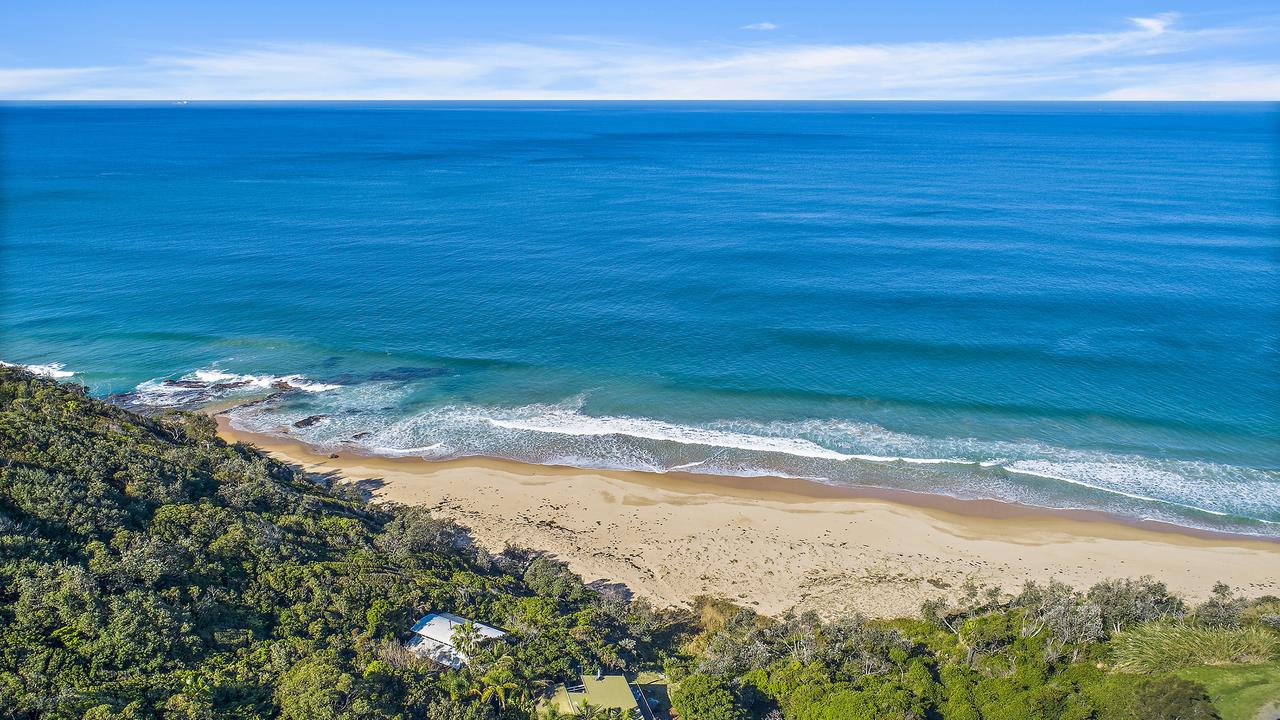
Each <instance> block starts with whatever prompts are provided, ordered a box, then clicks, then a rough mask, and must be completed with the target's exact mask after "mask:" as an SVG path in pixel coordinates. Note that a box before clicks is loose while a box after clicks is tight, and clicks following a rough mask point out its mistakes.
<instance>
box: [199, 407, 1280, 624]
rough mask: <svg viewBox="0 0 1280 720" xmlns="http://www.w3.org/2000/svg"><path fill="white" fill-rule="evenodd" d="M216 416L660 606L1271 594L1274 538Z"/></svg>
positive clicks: (878, 609) (770, 608) (239, 436)
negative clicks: (312, 443)
mask: <svg viewBox="0 0 1280 720" xmlns="http://www.w3.org/2000/svg"><path fill="white" fill-rule="evenodd" d="M218 423H219V427H220V431H221V433H222V435H223V437H225V438H226V439H227V440H229V441H243V442H248V443H252V444H254V445H256V446H258V447H259V448H262V449H263V450H265V451H267V452H269V453H271V454H272V455H274V456H275V457H277V458H279V459H281V460H284V461H286V462H291V463H295V464H297V465H300V466H301V467H303V468H304V469H305V470H306V471H308V472H315V473H330V474H332V475H333V477H334V479H335V480H337V481H340V482H353V483H359V484H360V485H361V486H362V487H363V488H365V489H367V490H368V491H369V492H371V493H372V495H373V496H374V497H375V498H377V499H380V500H384V501H390V502H397V503H405V504H421V505H426V506H429V507H431V508H432V509H433V510H434V511H435V512H437V513H439V514H440V515H442V516H445V517H449V518H452V519H454V520H456V521H457V522H459V523H460V524H463V525H465V526H467V527H468V528H470V530H471V532H472V534H473V536H474V538H475V540H476V541H477V542H479V543H480V544H482V545H483V546H485V547H487V548H489V549H491V550H500V549H502V548H503V547H504V546H506V545H507V544H515V545H520V546H524V547H528V548H533V549H536V550H541V551H545V552H548V553H550V554H552V555H554V556H556V557H558V558H560V559H562V560H564V561H566V562H568V563H569V566H570V567H571V568H572V569H573V570H574V571H575V572H577V573H579V574H581V575H582V577H583V578H584V579H585V580H586V581H588V582H593V581H598V582H602V583H621V584H623V585H625V586H626V587H627V588H628V589H629V590H630V591H631V592H633V593H635V594H636V595H637V596H640V597H646V598H649V599H650V600H652V601H654V602H655V603H657V604H660V605H675V604H681V603H685V602H687V601H689V600H690V599H691V598H693V597H694V596H696V595H699V594H711V595H717V596H722V597H725V598H728V599H731V600H734V601H736V602H738V603H741V604H745V605H748V606H750V607H753V608H755V609H757V610H759V611H760V612H763V613H767V614H778V613H783V612H786V611H788V610H796V611H803V610H810V609H812V610H816V611H818V612H819V613H821V614H823V615H827V616H831V615H835V614H839V613H848V612H852V611H859V612H862V613H865V614H868V615H873V616H895V615H904V614H905V615H910V614H914V613H915V612H916V611H917V610H918V608H919V605H920V603H921V601H923V600H925V599H927V598H930V597H935V596H939V595H944V594H948V593H951V594H954V593H956V592H957V591H958V588H959V586H960V585H961V584H962V583H964V582H965V581H966V580H967V579H970V578H972V579H973V580H975V581H977V582H979V583H986V584H992V585H999V586H1001V587H1003V588H1005V589H1006V590H1015V589H1016V588H1018V587H1019V586H1021V585H1022V583H1023V582H1024V581H1026V580H1029V579H1034V580H1040V581H1045V580H1048V579H1050V578H1057V579H1059V580H1062V581H1064V582H1067V583H1070V584H1073V585H1075V586H1077V587H1083V586H1087V585H1089V584H1091V583H1093V582H1095V581H1097V580H1099V579H1102V578H1106V577H1121V576H1125V577H1136V576H1140V575H1145V574H1150V575H1154V576H1155V577H1156V578H1158V579H1160V580H1163V581H1165V582H1167V583H1168V584H1169V586H1170V587H1171V588H1172V589H1173V590H1175V591H1177V592H1179V593H1182V594H1183V595H1184V596H1186V597H1187V598H1188V599H1192V600H1196V599H1200V598H1202V597H1204V596H1205V595H1206V594H1207V593H1208V590H1209V589H1210V587H1211V586H1212V585H1213V583H1214V582H1215V581H1218V580H1221V581H1224V582H1227V583H1229V584H1231V585H1233V586H1236V587H1238V588H1240V589H1242V590H1243V591H1244V592H1245V593H1246V594H1248V595H1250V596H1256V595H1265V594H1280V543H1277V542H1273V541H1269V540H1262V539H1253V538H1247V537H1237V536H1212V535H1206V534H1203V533H1196V532H1194V531H1183V530H1181V529H1178V528H1173V527H1168V526H1157V525H1150V526H1148V525H1140V524H1126V523H1123V522H1119V521H1116V520H1114V519H1111V518H1109V517H1108V516H1105V515H1101V514H1097V513H1055V512H1050V511H1043V510H1038V509H1034V508H1025V507H1020V506H1014V505H1006V504H1002V503H995V502H964V501H955V500H951V499H948V498H942V497H937V496H928V495H921V496H919V497H916V496H911V497H910V498H909V499H910V500H911V502H910V503H906V502H902V500H903V497H902V495H903V494H901V493H899V494H897V496H892V497H891V496H888V495H887V494H886V496H884V497H880V496H876V494H875V493H874V492H873V491H861V490H854V489H847V490H846V489H842V488H834V487H828V486H824V485H821V484H817V483H812V482H807V481H787V480H781V479H778V478H718V477H710V476H701V475H689V474H675V473H671V474H666V475H658V474H650V473H639V472H612V471H589V470H579V469H575V468H561V467H548V466H541V465H524V464H519V463H510V462H503V461H495V460H460V461H451V462H429V461H425V460H421V459H417V458H381V457H367V456H360V455H354V454H349V453H339V456H338V457H330V455H329V454H324V453H319V452H316V451H313V450H312V449H310V448H308V447H306V446H304V445H303V444H301V443H298V442H295V441H292V440H289V439H287V438H278V437H274V436H267V435H256V434H249V433H243V432H239V431H236V430H233V429H232V428H230V426H229V424H228V422H227V419H226V418H225V417H218Z"/></svg>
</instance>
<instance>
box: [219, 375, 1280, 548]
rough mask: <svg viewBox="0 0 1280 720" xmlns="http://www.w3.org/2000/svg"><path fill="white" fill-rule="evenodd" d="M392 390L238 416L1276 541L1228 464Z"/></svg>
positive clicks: (1264, 511)
mask: <svg viewBox="0 0 1280 720" xmlns="http://www.w3.org/2000/svg"><path fill="white" fill-rule="evenodd" d="M404 400H405V397H404V391H403V390H402V389H400V388H398V387H397V385H396V384H394V383H369V384H364V385H356V386H351V387H343V388H334V392H325V393H322V394H319V395H311V396H297V395H295V396H292V397H280V398H278V399H272V400H270V401H267V402H262V403H256V404H253V405H246V406H242V407H239V408H236V409H234V410H232V411H231V412H230V417H231V420H232V423H233V424H234V425H235V426H236V427H237V428H240V429H242V430H247V431H251V432H260V433H268V434H276V435H288V436H291V437H295V438H297V439H299V440H302V441H303V442H306V443H308V444H311V445H313V446H316V447H319V448H324V449H326V450H338V449H345V450H348V451H355V452H360V453H366V454H371V455H383V456H394V457H406V456H416V457H422V458H426V459H431V460H443V459H452V458H459V457H471V456H484V457H497V458H504V459H510V460H516V461H521V462H531V463H541V464H555V465H571V466H577V467H584V468H597V469H625V470H642V471H649V472H674V471H682V472H691V473H704V474H714V475H737V476H780V477H795V478H807V479H813V480H818V481H821V482H826V483H832V484H838V485H870V486H877V487H887V488H895V489H902V490H910V491H915V492H931V493H941V494H946V495H951V496H954V497H958V498H967V499H994V500H1003V501H1011V502H1018V503H1023V504H1028V505H1037V506H1044V507H1052V508H1061V509H1092V510H1102V511H1107V512H1115V513H1119V514H1123V515H1129V516H1132V517H1140V518H1146V519H1154V520H1162V521H1167V522H1174V523H1178V524H1182V525H1189V526H1198V527H1206V528H1213V529H1225V528H1224V526H1230V529H1233V530H1236V531H1239V532H1251V533H1256V534H1280V533H1276V531H1275V530H1274V529H1273V528H1274V526H1275V525H1276V524H1277V523H1280V473H1277V472H1276V471H1274V470H1267V469H1257V468H1249V467H1241V466H1234V465H1227V464H1222V463H1213V462H1203V461H1192V460H1180V459H1172V458H1159V457H1147V456H1142V455H1136V454H1119V453H1111V452H1103V451H1091V450H1078V449H1067V448H1062V447H1054V446H1051V445H1047V444H1041V443H1034V442H1001V441H989V440H979V439H974V438H936V437H924V436H917V435H910V434H904V433H898V432H894V431H891V430H889V429H886V428H884V427H881V426H879V425H875V424H872V423H864V422H853V421H848V420H834V419H830V420H805V421H797V422H759V421H752V420H724V421H719V422H710V423H701V424H686V423H679V422H674V421H669V420H661V419H655V418H644V417H627V416H619V415H591V414H588V413H586V412H584V411H583V408H582V406H583V404H584V398H582V397H576V398H572V399H570V400H569V401H566V402H564V403H559V404H528V405H520V406H511V407H504V406H494V405H478V404H446V405H438V406H432V407H428V408H426V409H418V410H414V411H411V412H407V411H405V410H403V409H401V408H404V407H405V406H406V404H405V403H404Z"/></svg>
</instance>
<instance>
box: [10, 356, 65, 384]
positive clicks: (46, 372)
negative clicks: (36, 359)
mask: <svg viewBox="0 0 1280 720" xmlns="http://www.w3.org/2000/svg"><path fill="white" fill-rule="evenodd" d="M0 365H4V366H5V367H19V368H22V369H24V370H26V371H27V372H30V373H32V374H34V375H39V376H40V377H47V378H53V379H55V380H61V379H63V378H69V377H71V376H72V375H75V374H76V373H75V372H74V371H71V370H65V369H63V368H65V367H66V366H65V365H63V364H62V363H48V364H44V365H23V364H21V363H11V362H5V361H3V360H0Z"/></svg>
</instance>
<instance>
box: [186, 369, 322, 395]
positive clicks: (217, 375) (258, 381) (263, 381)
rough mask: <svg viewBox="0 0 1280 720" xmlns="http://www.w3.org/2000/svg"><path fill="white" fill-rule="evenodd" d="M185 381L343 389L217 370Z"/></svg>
mask: <svg viewBox="0 0 1280 720" xmlns="http://www.w3.org/2000/svg"><path fill="white" fill-rule="evenodd" d="M183 379H184V380H197V381H199V382H205V383H210V384H227V383H245V387H254V388H260V389H267V388H271V387H275V386H276V385H279V384H285V385H288V386H289V387H291V388H293V389H295V390H302V391H304V392H326V391H328V390H337V389H338V388H340V387H342V386H341V385H333V384H330V383H322V382H316V381H314V380H308V379H307V378H306V377H305V376H303V375H237V374H235V373H229V372H224V371H222V370H217V369H211V370H196V371H195V372H193V373H190V374H189V375H185V376H183Z"/></svg>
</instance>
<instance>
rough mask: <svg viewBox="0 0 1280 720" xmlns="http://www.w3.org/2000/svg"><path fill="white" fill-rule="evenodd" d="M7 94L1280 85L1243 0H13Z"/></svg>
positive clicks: (869, 94)
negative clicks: (1066, 0) (356, 0)
mask: <svg viewBox="0 0 1280 720" xmlns="http://www.w3.org/2000/svg"><path fill="white" fill-rule="evenodd" d="M0 98H7V99H115V100H123V99H143V100H146V99H154V100H164V99H180V98H181V99H224V100H231V99H253V100H261V99H365V98H369V99H373V98H376V99H399V98H403V99H455V98H456V99H512V98H521V99H582V98H604V99H615V98H638V99H651V98H680V99H698V98H707V99H735V98H742V99H756V98H760V99H768V98H776V99H828V98H830V99H837V98H848V99H1095V98H1096V99H1171V100H1187V99H1268V100H1275V99H1280V10H1278V9H1276V8H1275V7H1274V3H1263V2H1254V1H1252V0H1243V1H1241V2H1232V1H1231V0H1225V2H1205V1H1202V0H1197V1H1195V2H1179V3H1176V4H1174V3H1172V2H1171V0H1164V1H1162V2H1124V1H1113V2H1100V1H1094V0H1075V1H1073V2H1070V3H1034V2H1032V3H1027V2H1021V3H1013V2H967V3H957V2H923V1H922V0H891V1H889V2H874V3H872V2H851V1H845V2H838V1H827V0H819V1H804V0H791V1H790V2H779V1H764V0H756V1H751V0H748V1H742V2H729V1H716V2H696V1H695V0H685V1H684V2H672V1H669V0H650V1H648V2H598V1H597V2H565V1H563V0H562V1H559V2H556V1H551V2H528V1H527V0H525V1H523V2H520V1H494V0H465V1H458V2H448V3H444V2H430V1H423V0H418V1H412V0H365V1H364V2H360V3H336V2H324V1H323V0H310V1H308V2H299V1H296V0H279V1H276V2H263V1H261V0H258V1H257V2H247V1H243V0H219V1H218V2H209V1H208V0H205V1H204V2H192V1H188V0H170V1H169V2H141V1H139V0H116V1H115V2H102V1H101V0H97V1H94V2H90V1H84V0H78V1H73V0H9V2H7V3H5V5H4V9H3V10H2V11H0Z"/></svg>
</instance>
